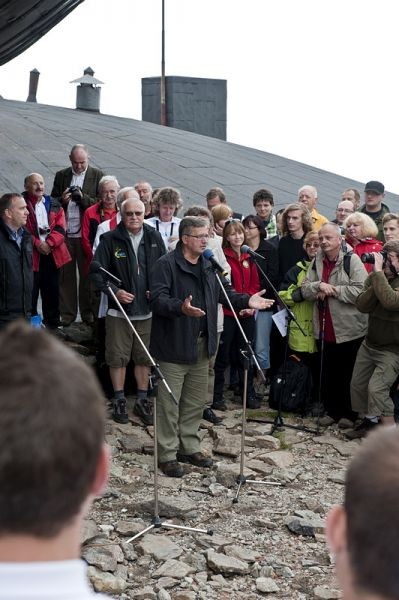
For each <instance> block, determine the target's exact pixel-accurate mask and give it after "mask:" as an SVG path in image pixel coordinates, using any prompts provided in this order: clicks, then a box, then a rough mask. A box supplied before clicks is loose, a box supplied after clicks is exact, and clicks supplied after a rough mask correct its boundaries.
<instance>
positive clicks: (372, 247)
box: [348, 238, 383, 273]
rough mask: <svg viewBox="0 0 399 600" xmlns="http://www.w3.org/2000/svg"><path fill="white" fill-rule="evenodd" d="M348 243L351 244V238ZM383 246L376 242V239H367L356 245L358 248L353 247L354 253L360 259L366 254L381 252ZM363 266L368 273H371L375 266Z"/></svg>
mask: <svg viewBox="0 0 399 600" xmlns="http://www.w3.org/2000/svg"><path fill="white" fill-rule="evenodd" d="M348 242H349V244H351V239H350V238H349V239H348ZM382 246H383V244H382V242H380V240H376V239H374V238H365V239H364V240H362V241H361V242H359V243H358V244H356V246H353V252H354V253H355V254H357V255H358V257H359V258H360V257H361V255H362V254H365V253H366V252H381V250H382ZM363 264H364V268H365V269H366V271H367V272H368V273H371V271H372V270H373V265H371V264H370V263H363Z"/></svg>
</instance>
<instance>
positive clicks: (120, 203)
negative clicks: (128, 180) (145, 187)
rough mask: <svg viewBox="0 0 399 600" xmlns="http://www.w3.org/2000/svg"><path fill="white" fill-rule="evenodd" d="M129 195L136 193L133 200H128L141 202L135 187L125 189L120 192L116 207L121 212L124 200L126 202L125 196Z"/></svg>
mask: <svg viewBox="0 0 399 600" xmlns="http://www.w3.org/2000/svg"><path fill="white" fill-rule="evenodd" d="M128 193H134V196H133V198H128V200H140V196H139V195H138V193H137V192H136V190H135V189H134V187H131V186H130V187H124V188H122V189H120V190H119V192H118V195H117V197H116V205H117V207H118V208H119V210H120V209H121V206H122V202H123V201H124V200H126V198H125V196H126V194H128Z"/></svg>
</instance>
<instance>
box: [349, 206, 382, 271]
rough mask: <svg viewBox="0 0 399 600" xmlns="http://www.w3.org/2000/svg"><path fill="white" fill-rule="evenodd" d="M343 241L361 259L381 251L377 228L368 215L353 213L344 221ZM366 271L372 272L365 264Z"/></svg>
mask: <svg viewBox="0 0 399 600" xmlns="http://www.w3.org/2000/svg"><path fill="white" fill-rule="evenodd" d="M344 229H345V239H346V241H347V242H348V244H349V245H350V246H351V248H353V251H354V252H355V254H357V255H358V256H359V258H361V257H362V255H363V254H367V253H369V252H379V251H380V250H381V249H382V242H380V240H377V239H376V237H377V235H378V227H377V225H376V224H375V222H374V221H373V219H371V217H369V216H368V215H366V214H364V213H361V212H355V213H353V214H351V215H349V217H347V218H346V219H345V221H344ZM364 266H365V268H366V271H367V272H368V273H370V272H371V271H372V268H373V267H372V265H370V264H369V263H367V262H365V263H364Z"/></svg>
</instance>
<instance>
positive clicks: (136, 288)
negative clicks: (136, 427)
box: [91, 199, 165, 425]
mask: <svg viewBox="0 0 399 600" xmlns="http://www.w3.org/2000/svg"><path fill="white" fill-rule="evenodd" d="M121 215H122V220H121V222H120V223H119V225H118V226H117V227H116V228H115V229H114V230H113V231H109V232H108V233H104V234H103V236H102V237H101V241H100V244H99V245H98V248H97V250H96V252H95V255H94V261H93V262H95V263H97V266H101V267H103V268H104V269H106V270H107V271H109V272H110V273H111V274H112V275H114V276H116V277H118V278H119V279H120V280H121V281H122V284H121V286H120V287H117V286H116V285H115V284H114V283H112V282H111V283H110V287H111V289H112V291H113V292H114V294H115V296H116V297H117V299H118V300H119V302H120V303H121V304H122V306H123V308H124V310H125V312H126V314H127V315H128V317H129V319H130V320H131V321H132V324H133V326H134V328H135V329H136V331H137V333H138V334H139V336H140V338H141V340H142V342H143V343H144V345H145V346H146V347H148V344H149V340H150V330H151V310H150V305H149V289H150V285H149V275H150V269H151V266H152V265H153V264H154V263H155V262H156V261H157V260H158V258H159V257H160V256H162V255H163V254H165V245H164V243H163V241H162V236H161V235H160V233H158V231H156V230H155V229H154V228H153V227H150V226H149V225H145V224H144V223H143V221H144V204H143V202H142V201H141V200H138V199H130V200H125V201H124V202H123V203H122V206H121ZM91 278H92V281H93V282H94V284H95V286H96V288H97V289H98V290H99V291H101V292H104V293H105V294H107V296H108V312H107V316H106V320H105V361H106V363H107V365H108V367H109V373H110V377H111V381H112V386H113V388H114V399H113V412H112V418H113V419H114V421H116V422H117V423H127V422H128V421H129V419H128V415H127V411H126V398H125V395H124V384H125V376H126V367H127V365H128V363H129V361H130V359H131V358H132V359H133V361H134V376H135V379H136V384H137V400H136V403H135V405H134V409H133V410H134V412H135V414H136V415H138V416H139V417H140V418H141V420H142V421H143V423H144V424H145V425H151V424H152V414H151V410H150V407H149V405H148V402H147V388H148V377H149V367H150V365H151V363H150V361H149V359H148V356H147V355H146V353H145V352H144V350H143V348H142V346H141V344H140V342H139V341H138V340H137V339H136V337H135V335H134V333H133V331H132V329H131V328H130V327H129V325H128V323H126V321H125V319H124V318H123V315H122V313H121V312H120V310H119V309H118V306H117V304H116V303H115V301H114V300H113V298H112V297H111V296H110V294H109V290H108V288H107V285H106V283H107V281H106V277H104V275H102V273H101V270H99V269H98V268H97V269H96V271H95V272H94V271H93V272H92V273H91Z"/></svg>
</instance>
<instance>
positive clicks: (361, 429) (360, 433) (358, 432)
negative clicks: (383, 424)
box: [344, 417, 380, 440]
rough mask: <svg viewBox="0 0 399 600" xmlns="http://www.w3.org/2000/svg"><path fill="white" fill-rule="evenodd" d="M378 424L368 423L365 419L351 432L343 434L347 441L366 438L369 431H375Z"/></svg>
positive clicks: (368, 420)
mask: <svg viewBox="0 0 399 600" xmlns="http://www.w3.org/2000/svg"><path fill="white" fill-rule="evenodd" d="M379 424H380V423H379V422H378V423H374V421H370V419H367V418H366V417H365V418H364V419H363V421H362V422H361V423H359V425H357V426H356V427H355V428H354V429H352V431H348V433H345V434H344V435H345V437H346V439H348V440H357V439H360V438H363V437H364V436H366V435H367V434H368V433H369V431H371V430H372V429H375V427H378V425H379Z"/></svg>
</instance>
